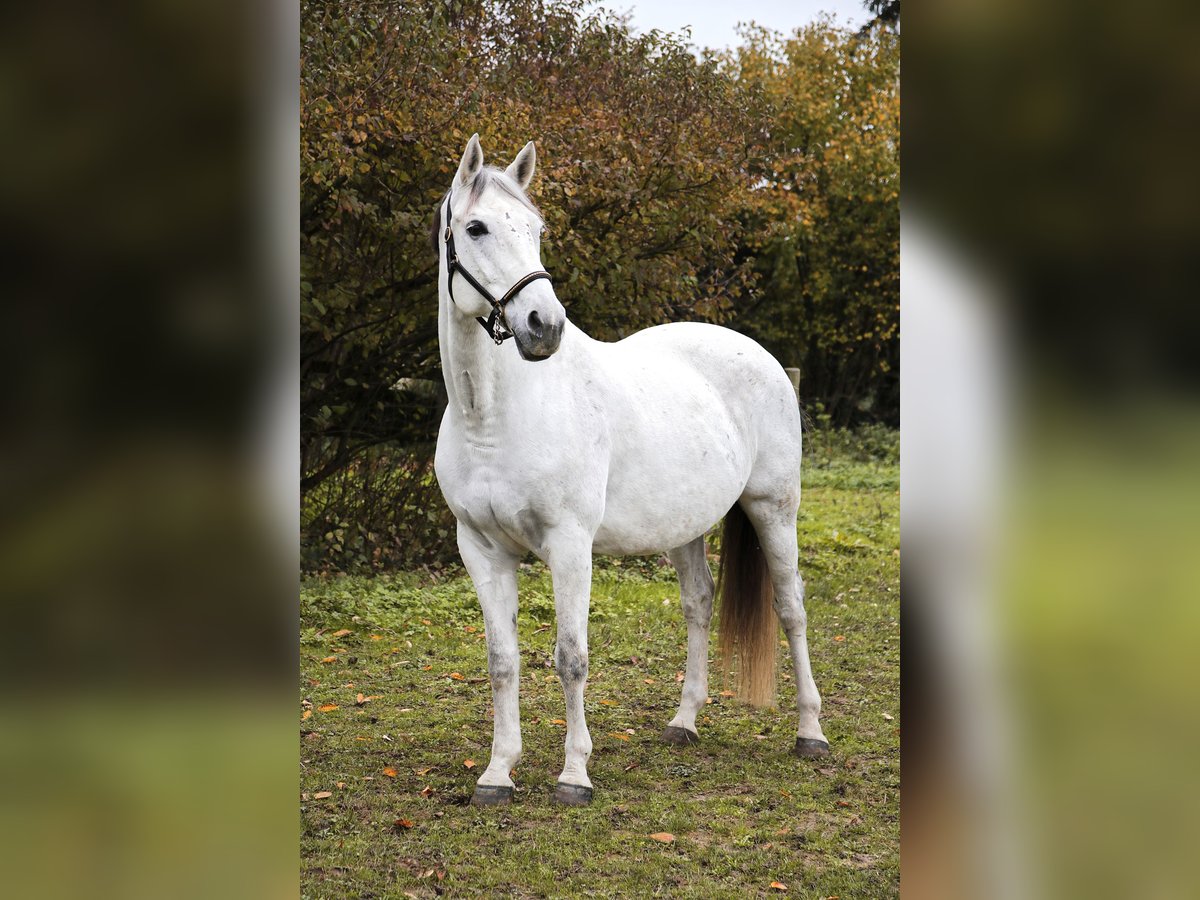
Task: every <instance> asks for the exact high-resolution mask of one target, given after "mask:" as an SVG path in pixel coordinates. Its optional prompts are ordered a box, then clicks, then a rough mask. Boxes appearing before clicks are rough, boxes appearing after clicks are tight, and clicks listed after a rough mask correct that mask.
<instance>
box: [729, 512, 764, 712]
mask: <svg viewBox="0 0 1200 900" xmlns="http://www.w3.org/2000/svg"><path fill="white" fill-rule="evenodd" d="M717 592H718V593H719V594H720V596H721V621H720V627H719V631H720V644H721V667H722V669H724V672H725V677H726V679H728V677H729V671H730V668H731V663H732V662H733V658H734V656H735V655H736V656H737V659H738V669H737V693H738V696H739V697H741V698H742V699H743V700H748V701H749V702H750V703H752V704H753V705H755V706H769V705H771V704H772V703H773V702H774V700H775V656H776V653H775V641H776V639H777V637H778V635H779V623H778V622H777V621H776V618H775V608H774V602H775V591H774V589H773V588H772V587H771V578H770V574H769V573H768V571H767V558H766V556H764V555H763V551H762V547H761V546H759V543H758V534H757V532H755V530H754V525H753V524H752V523H751V522H750V520H749V519H748V518H747V517H746V513H745V512H744V511H743V510H742V508H741V506H739V505H738V504H736V503H735V504H734V505H733V508H732V509H731V510H729V512H728V513H726V515H725V524H724V527H723V529H722V532H721V565H720V569H719V570H718V572H717Z"/></svg>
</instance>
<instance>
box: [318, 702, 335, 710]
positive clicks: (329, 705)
mask: <svg viewBox="0 0 1200 900" xmlns="http://www.w3.org/2000/svg"><path fill="white" fill-rule="evenodd" d="M337 708H338V705H337V704H336V703H326V704H325V705H324V706H318V707H317V709H319V710H320V711H321V712H333V711H334V710H335V709H337Z"/></svg>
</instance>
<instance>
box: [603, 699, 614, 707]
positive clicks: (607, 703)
mask: <svg viewBox="0 0 1200 900" xmlns="http://www.w3.org/2000/svg"><path fill="white" fill-rule="evenodd" d="M600 704H601V705H602V706H616V705H617V701H616V700H601V701H600Z"/></svg>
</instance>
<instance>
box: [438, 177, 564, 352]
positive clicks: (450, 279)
mask: <svg viewBox="0 0 1200 900" xmlns="http://www.w3.org/2000/svg"><path fill="white" fill-rule="evenodd" d="M451 197H452V195H451V194H450V193H447V194H446V208H445V212H444V213H443V214H442V221H443V222H445V223H446V229H445V231H444V232H443V233H442V240H443V241H444V242H445V244H446V276H447V277H446V284H447V286H448V287H449V289H450V300H451V302H454V274H455V273H456V272H457V273H458V274H460V275H462V277H463V278H465V279H467V281H468V282H469V283H470V285H471V287H473V288H475V290H477V291H479V293H480V295H482V297H483V299H485V300H486V301H487V302H488V303H490V304H491V305H492V314H491V315H490V316H488V317H487V318H486V319H484V318H483V317H482V316H476V317H475V321H476V322H478V323H479V324H480V325H481V326H482V327H483V330H484V331H486V332H487V333H488V336H489V337H490V338H491V339H492V340H493V341H495V342H496V344H497V346H498V345H500V344H503V343H504V342H505V341H507V340H508V339H509V338H510V337H513V333H512V331H511V329H509V327H508V322H507V320H506V319H505V318H504V307H505V305H506V304H507V303H508V302H509V301H510V300H512V299H513V297H515V296H517V294H519V293H521V291H522V290H523V289H524V288H525V287H527V286H528V285H530V284H532V283H533V282H535V281H537V280H539V279H541V278H545V279H546V280H547V281H551V280H552V279H551V278H550V273H549V272H547V271H545V270H544V269H542V270H539V271H537V272H530V273H529V274H528V275H526V276H524V277H523V278H520V279H518V280H517V283H516V284H514V285H513V286H512V287H510V288H509V289H508V291H507V292H506V293H505V294H504V296H503V297H501V298H500V299H499V300H497V299H496V298H495V297H493V296H492V294H491V292H490V291H489V290H488V289H487V288H485V287H484V286H483V285H482V284H480V283H479V281H478V280H477V279H476V278H475V276H474V275H472V274H471V273H470V272H468V271H467V270H466V268H465V267H464V266H463V264H462V263H460V262H459V261H458V253H457V252H455V250H454V233H453V232H452V231H451V230H450V200H451Z"/></svg>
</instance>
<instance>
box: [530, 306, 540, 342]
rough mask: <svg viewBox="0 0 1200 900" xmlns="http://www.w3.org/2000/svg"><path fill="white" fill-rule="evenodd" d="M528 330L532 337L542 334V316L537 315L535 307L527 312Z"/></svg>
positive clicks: (538, 336)
mask: <svg viewBox="0 0 1200 900" xmlns="http://www.w3.org/2000/svg"><path fill="white" fill-rule="evenodd" d="M529 330H530V332H532V333H533V336H534V337H537V338H540V337H541V336H542V317H541V316H539V315H538V313H537V310H536V309H535V310H534V311H533V312H531V313H530V314H529Z"/></svg>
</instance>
